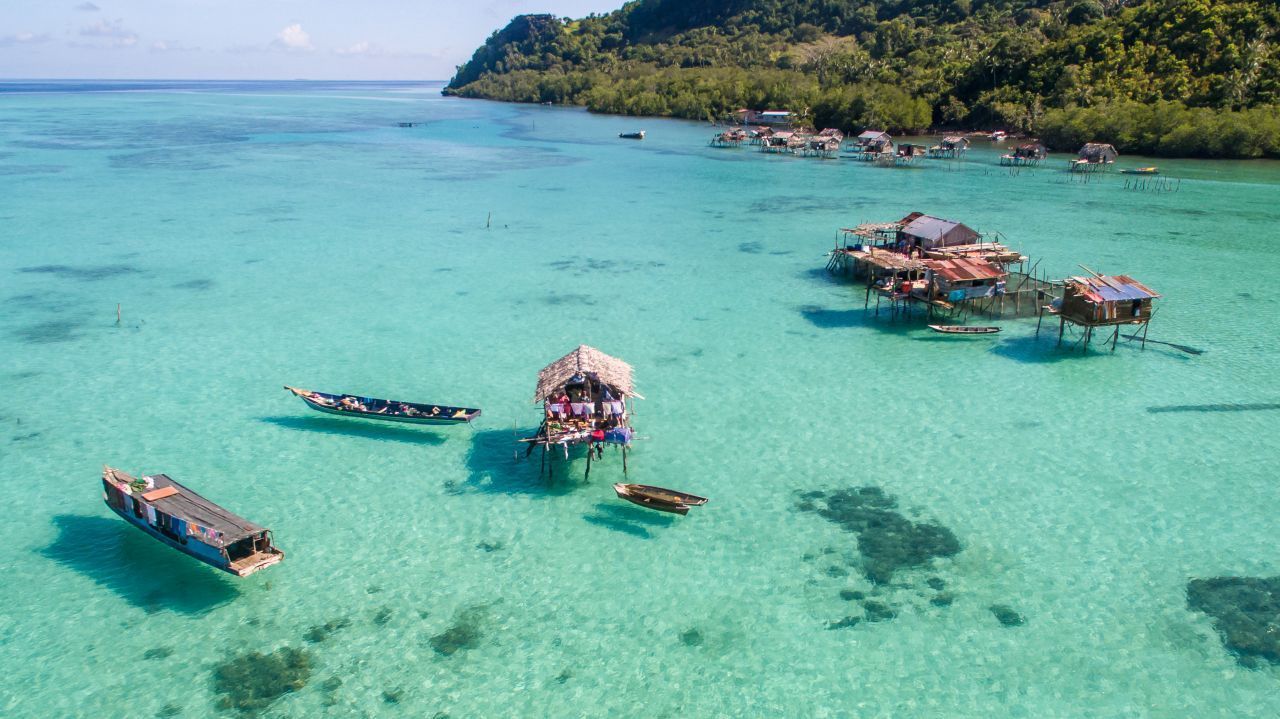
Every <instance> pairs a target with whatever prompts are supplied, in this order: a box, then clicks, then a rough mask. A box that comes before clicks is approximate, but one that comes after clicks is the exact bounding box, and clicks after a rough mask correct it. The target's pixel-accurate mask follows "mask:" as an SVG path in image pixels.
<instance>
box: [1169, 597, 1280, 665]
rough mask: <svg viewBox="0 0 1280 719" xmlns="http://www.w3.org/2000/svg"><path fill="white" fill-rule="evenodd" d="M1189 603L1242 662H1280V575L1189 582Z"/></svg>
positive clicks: (1248, 663)
mask: <svg viewBox="0 0 1280 719" xmlns="http://www.w3.org/2000/svg"><path fill="white" fill-rule="evenodd" d="M1187 606H1188V607H1189V608H1191V609H1193V610H1195V611H1197V612H1204V613H1205V614H1208V615H1209V616H1211V617H1213V627H1214V628H1215V629H1217V630H1218V634H1219V635H1221V637H1222V643H1223V645H1224V646H1226V648H1227V650H1228V651H1230V652H1231V653H1232V654H1234V655H1235V657H1236V660H1237V661H1239V662H1240V664H1242V665H1244V666H1247V667H1250V668H1256V667H1257V666H1258V665H1259V663H1260V662H1262V661H1267V662H1270V663H1272V664H1280V577H1270V578H1264V577H1214V578H1212V579H1193V580H1191V581H1190V582H1188V583H1187Z"/></svg>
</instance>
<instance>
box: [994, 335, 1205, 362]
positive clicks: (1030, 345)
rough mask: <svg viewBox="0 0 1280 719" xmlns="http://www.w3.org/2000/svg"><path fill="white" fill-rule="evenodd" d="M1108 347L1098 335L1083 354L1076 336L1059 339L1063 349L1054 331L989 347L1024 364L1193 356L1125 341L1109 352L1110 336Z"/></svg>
mask: <svg viewBox="0 0 1280 719" xmlns="http://www.w3.org/2000/svg"><path fill="white" fill-rule="evenodd" d="M1106 339H1107V344H1106V346H1103V339H1102V337H1101V336H1095V337H1094V340H1093V341H1092V342H1090V343H1089V350H1088V351H1087V352H1085V351H1083V349H1082V345H1081V344H1080V340H1079V337H1075V338H1070V337H1063V338H1062V346H1061V347H1059V346H1058V337H1057V331H1056V330H1054V332H1053V333H1050V332H1048V331H1043V332H1041V334H1040V337H1039V338H1037V337H1036V336H1035V333H1032V334H1029V335H1022V336H1020V337H1005V338H1003V339H1002V341H1001V342H999V343H998V344H996V345H995V346H994V347H992V348H991V350H990V351H991V352H992V353H993V354H996V355H1000V356H1001V357H1005V358H1007V359H1011V360H1016V361H1018V362H1023V363H1027V364H1051V363H1055V362H1065V361H1069V360H1079V359H1084V358H1086V357H1097V356H1100V355H1110V354H1118V353H1121V352H1125V351H1126V350H1128V351H1131V352H1132V351H1140V352H1149V353H1153V354H1158V355H1160V356H1162V357H1167V358H1169V359H1175V360H1178V361H1180V362H1189V361H1191V359H1192V357H1191V356H1189V355H1186V354H1183V353H1181V352H1175V351H1173V350H1164V349H1152V348H1151V347H1148V348H1147V349H1146V350H1142V349H1141V348H1139V347H1134V346H1128V347H1126V345H1125V343H1124V342H1121V343H1120V346H1119V347H1117V348H1116V352H1112V351H1111V345H1110V340H1111V338H1110V337H1107V338H1106Z"/></svg>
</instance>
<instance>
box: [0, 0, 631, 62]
mask: <svg viewBox="0 0 1280 719" xmlns="http://www.w3.org/2000/svg"><path fill="white" fill-rule="evenodd" d="M622 2H623V0H453V1H448V0H0V78H3V79H48V78H75V79H170V80H172V79H184V80H188V79H189V80H259V79H261V80H292V79H308V80H447V79H449V78H450V77H451V76H452V75H453V72H454V68H455V66H457V65H460V64H462V63H463V62H465V61H466V60H467V59H468V58H470V57H471V53H472V52H473V51H475V49H476V48H477V47H478V46H479V45H480V44H481V43H483V42H484V40H485V38H487V37H488V36H489V34H490V33H492V32H493V31H494V30H498V29H500V28H501V27H503V26H504V25H506V24H507V22H509V21H510V20H511V18H513V17H515V16H516V15H520V14H522V13H547V12H549V13H555V14H556V15H560V16H565V17H582V16H584V15H587V14H589V13H592V12H596V13H603V12H607V11H609V10H613V9H616V8H618V7H619V6H621V5H622Z"/></svg>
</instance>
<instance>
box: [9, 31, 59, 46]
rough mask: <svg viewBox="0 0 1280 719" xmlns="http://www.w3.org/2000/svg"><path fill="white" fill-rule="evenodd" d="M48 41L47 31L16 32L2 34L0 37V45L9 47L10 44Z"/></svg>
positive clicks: (34, 43)
mask: <svg viewBox="0 0 1280 719" xmlns="http://www.w3.org/2000/svg"><path fill="white" fill-rule="evenodd" d="M48 41H49V34H48V33H40V34H39V35H37V34H35V33H33V32H18V33H14V34H12V35H4V36H2V37H0V47H9V46H10V45H36V44H39V43H42V42H48Z"/></svg>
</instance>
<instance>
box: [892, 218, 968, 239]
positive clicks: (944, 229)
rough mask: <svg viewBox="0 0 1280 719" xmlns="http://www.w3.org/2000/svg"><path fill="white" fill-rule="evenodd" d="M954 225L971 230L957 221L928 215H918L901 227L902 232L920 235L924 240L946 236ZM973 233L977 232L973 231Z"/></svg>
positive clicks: (913, 235) (915, 235)
mask: <svg viewBox="0 0 1280 719" xmlns="http://www.w3.org/2000/svg"><path fill="white" fill-rule="evenodd" d="M956 227H964V228H965V229H966V230H969V231H970V232H973V230H971V229H969V228H968V227H965V226H964V225H962V224H960V223H959V222H954V221H952V220H944V219H942V218H940V217H931V216H929V215H920V216H919V217H917V218H915V219H914V220H912V221H910V222H908V223H907V224H906V225H905V226H903V228H902V232H903V233H904V234H907V235H911V236H912V237H920V238H923V239H926V240H940V239H942V238H943V237H945V236H946V234H947V233H948V232H951V230H953V229H955V228H956ZM973 234H974V235H977V234H978V233H976V232H973Z"/></svg>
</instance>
